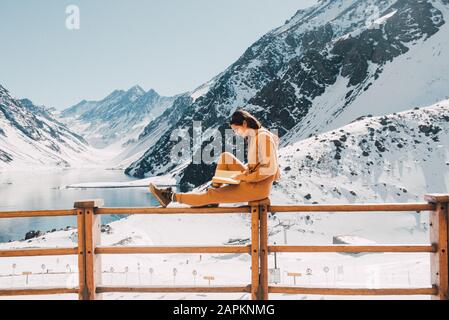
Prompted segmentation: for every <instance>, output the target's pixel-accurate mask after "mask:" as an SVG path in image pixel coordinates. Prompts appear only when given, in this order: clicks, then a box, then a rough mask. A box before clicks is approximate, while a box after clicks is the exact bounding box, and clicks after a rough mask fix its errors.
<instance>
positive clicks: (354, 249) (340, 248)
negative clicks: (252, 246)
mask: <svg viewBox="0 0 449 320" xmlns="http://www.w3.org/2000/svg"><path fill="white" fill-rule="evenodd" d="M268 252H308V253H314V252H351V253H359V252H381V253H383V252H385V253H386V252H437V247H436V245H429V246H425V245H418V246H403V245H402V246H393V245H387V246H385V245H379V246H374V245H372V246H352V245H333V246H282V245H280V246H268Z"/></svg>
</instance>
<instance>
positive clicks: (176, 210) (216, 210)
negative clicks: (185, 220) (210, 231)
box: [96, 206, 251, 214]
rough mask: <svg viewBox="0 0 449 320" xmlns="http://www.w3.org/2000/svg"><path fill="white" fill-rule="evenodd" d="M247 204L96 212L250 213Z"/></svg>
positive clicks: (98, 212)
mask: <svg viewBox="0 0 449 320" xmlns="http://www.w3.org/2000/svg"><path fill="white" fill-rule="evenodd" d="M250 212H251V208H250V207H249V206H239V207H217V208H161V207H147V208H138V207H132V208H98V209H97V213H96V214H161V213H163V214H219V213H250Z"/></svg>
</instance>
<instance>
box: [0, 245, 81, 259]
mask: <svg viewBox="0 0 449 320" xmlns="http://www.w3.org/2000/svg"><path fill="white" fill-rule="evenodd" d="M71 254H78V248H76V247H75V248H37V249H34V248H32V249H11V250H10V249H8V250H0V257H33V256H63V255H71Z"/></svg>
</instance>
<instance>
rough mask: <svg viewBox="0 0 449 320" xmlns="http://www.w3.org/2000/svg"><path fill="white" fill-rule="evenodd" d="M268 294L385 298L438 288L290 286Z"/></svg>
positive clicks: (270, 288)
mask: <svg viewBox="0 0 449 320" xmlns="http://www.w3.org/2000/svg"><path fill="white" fill-rule="evenodd" d="M268 292H269V293H289V294H321V295H357V296H359V295H360V296H366V295H370V296H371V295H373V296H387V295H436V294H438V288H436V287H431V288H381V289H371V288H310V287H309V288H303V287H292V286H287V287H286V286H268Z"/></svg>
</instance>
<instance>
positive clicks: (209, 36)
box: [0, 0, 316, 109]
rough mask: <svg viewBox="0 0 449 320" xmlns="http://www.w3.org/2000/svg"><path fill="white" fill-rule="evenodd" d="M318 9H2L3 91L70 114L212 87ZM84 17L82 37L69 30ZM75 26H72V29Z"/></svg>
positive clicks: (10, 2) (242, 0)
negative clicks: (128, 98) (288, 24)
mask: <svg viewBox="0 0 449 320" xmlns="http://www.w3.org/2000/svg"><path fill="white" fill-rule="evenodd" d="M315 3H316V0H226V1H225V0H221V1H218V0H127V1H120V0H72V1H67V0H40V1H36V0H0V41H1V45H0V49H1V50H0V84H1V85H2V86H4V87H5V88H6V89H8V90H9V91H10V92H11V94H12V95H13V96H14V97H17V98H28V99H30V100H32V101H33V102H34V103H36V104H39V105H41V104H44V105H46V106H48V107H55V108H57V109H64V108H67V107H69V106H72V105H74V104H76V103H78V102H79V101H81V100H83V99H86V100H100V99H102V98H104V97H105V96H107V95H108V94H109V93H111V92H112V91H114V90H115V89H123V90H126V89H129V88H130V87H132V86H134V85H136V84H137V85H140V86H141V87H142V88H143V89H144V90H149V89H151V88H153V89H155V90H156V91H157V92H158V93H159V94H161V95H165V96H171V95H175V94H179V93H182V92H186V91H190V90H193V89H195V88H196V87H198V86H199V85H201V84H203V83H204V82H207V81H208V80H210V79H211V78H212V77H214V76H215V75H217V74H218V73H220V72H222V71H223V70H225V69H226V68H227V67H228V66H230V65H231V64H232V63H233V62H234V61H236V60H237V59H238V58H239V57H240V56H241V55H242V54H243V52H244V51H245V50H246V49H247V48H248V47H249V46H250V45H251V44H252V43H254V42H255V41H257V40H258V39H259V38H260V37H261V36H263V35H264V34H265V33H267V32H268V31H270V30H271V29H273V28H276V27H278V26H281V25H282V24H284V23H285V21H286V20H287V19H289V18H291V17H292V16H293V15H294V14H295V13H296V11H297V10H298V9H301V8H304V7H308V6H310V5H313V4H315ZM70 5H75V6H76V7H77V8H78V9H79V29H69V28H67V21H68V22H70V23H71V22H75V26H76V20H72V19H71V18H73V17H74V16H73V14H72V13H73V11H71V12H69V13H66V9H67V7H68V6H70ZM70 25H73V23H72V24H70Z"/></svg>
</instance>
